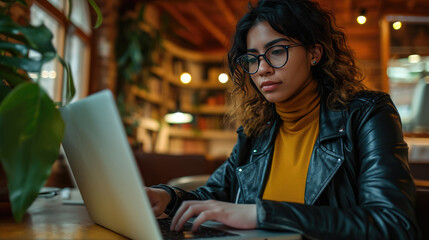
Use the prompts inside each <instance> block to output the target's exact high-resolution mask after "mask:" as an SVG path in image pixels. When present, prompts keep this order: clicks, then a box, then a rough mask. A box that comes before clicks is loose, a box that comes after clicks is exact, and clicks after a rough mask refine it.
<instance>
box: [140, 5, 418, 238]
mask: <svg viewBox="0 0 429 240" xmlns="http://www.w3.org/2000/svg"><path fill="white" fill-rule="evenodd" d="M228 64H229V70H230V75H231V76H232V77H233V81H234V89H233V91H232V96H234V98H233V99H234V100H235V101H232V108H231V111H230V115H231V116H232V118H233V119H238V118H239V119H240V120H241V121H242V123H243V125H242V127H240V128H239V129H238V131H237V132H238V142H237V144H236V146H235V147H234V149H233V151H232V153H231V155H230V157H229V158H228V160H227V161H226V162H225V163H224V164H223V165H222V166H221V167H220V168H219V169H217V170H216V171H215V172H214V173H213V174H212V176H211V177H210V179H209V180H208V182H207V184H206V185H205V186H204V187H200V188H198V189H197V190H196V191H191V192H185V191H182V190H180V189H177V188H173V187H170V186H166V185H159V186H155V187H154V188H149V189H147V192H148V195H149V198H150V200H151V202H152V204H153V209H154V212H155V214H156V215H160V214H162V213H163V212H165V213H167V214H169V215H170V216H171V217H173V216H174V217H173V221H172V224H171V229H172V230H180V229H181V228H182V226H183V224H184V223H185V222H186V221H187V220H189V219H190V218H191V217H196V219H195V221H194V224H193V230H196V229H197V228H198V226H199V225H200V224H202V223H203V222H205V221H207V220H214V221H219V222H222V223H224V224H226V225H229V226H232V227H235V228H240V229H253V228H261V229H275V230H292V231H297V232H299V233H302V234H303V235H304V236H308V237H314V238H323V239H337V238H338V239H415V238H417V237H418V229H417V224H416V219H415V213H414V210H413V204H414V201H415V186H414V183H413V180H412V178H411V176H410V172H409V168H408V165H407V150H408V149H407V145H406V143H405V142H404V140H403V136H402V129H401V123H400V119H399V115H398V113H397V111H396V108H395V106H394V105H393V103H392V101H391V100H390V98H389V96H388V95H387V94H384V93H379V92H372V91H367V90H365V87H364V86H363V85H362V84H361V79H362V78H361V75H360V74H359V70H358V68H357V67H356V65H355V60H354V57H353V54H352V52H351V50H350V49H349V48H348V47H347V45H346V42H345V36H344V34H343V32H341V31H340V30H338V29H337V27H336V26H335V21H334V18H333V17H332V15H331V14H330V13H328V12H326V11H325V10H323V9H321V8H320V6H319V5H318V4H317V3H314V2H311V1H310V0H266V1H264V0H261V1H259V2H258V3H257V5H256V6H254V7H251V8H250V10H249V12H248V13H247V14H246V15H245V16H244V17H243V18H242V19H241V20H240V21H239V22H238V24H237V28H236V34H235V37H234V41H233V45H232V47H231V50H230V51H229V53H228ZM185 200H191V201H185ZM202 200H205V201H202Z"/></svg>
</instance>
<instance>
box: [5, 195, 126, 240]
mask: <svg viewBox="0 0 429 240" xmlns="http://www.w3.org/2000/svg"><path fill="white" fill-rule="evenodd" d="M0 239H20V240H21V239H44V240H45V239H126V238H124V237H122V236H121V235H118V234H116V233H114V232H112V231H110V230H108V229H106V228H103V227H101V226H99V225H96V224H95V223H94V222H93V221H92V220H91V219H90V217H89V215H88V212H87V210H86V208H85V206H83V205H64V204H62V201H61V198H60V197H59V196H56V197H53V198H49V199H45V198H38V199H36V201H35V202H34V203H33V205H31V207H30V208H29V209H28V211H27V213H26V215H25V216H24V219H23V221H22V223H16V222H15V221H14V220H13V217H12V216H0Z"/></svg>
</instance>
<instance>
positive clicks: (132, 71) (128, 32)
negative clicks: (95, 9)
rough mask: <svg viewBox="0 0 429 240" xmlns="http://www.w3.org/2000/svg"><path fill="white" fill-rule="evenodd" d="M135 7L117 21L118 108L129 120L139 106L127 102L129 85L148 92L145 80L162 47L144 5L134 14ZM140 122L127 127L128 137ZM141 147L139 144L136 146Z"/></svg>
mask: <svg viewBox="0 0 429 240" xmlns="http://www.w3.org/2000/svg"><path fill="white" fill-rule="evenodd" d="M134 9H135V6H134V5H132V6H131V7H130V6H127V5H126V4H125V9H123V10H122V12H123V13H122V14H121V17H120V18H119V19H118V24H117V25H118V37H117V39H116V43H115V53H116V62H117V73H118V76H117V87H116V94H117V105H118V107H119V110H120V113H121V116H122V117H123V118H127V117H129V116H130V115H131V113H132V112H135V111H136V110H135V109H136V108H137V106H133V105H130V104H127V103H126V102H125V95H126V94H127V93H126V91H127V90H126V87H125V86H126V85H136V86H138V87H139V88H144V89H146V87H147V82H146V80H147V79H148V78H149V77H150V76H151V67H153V66H155V65H156V63H155V62H154V61H153V53H154V51H156V50H157V49H158V48H159V47H160V45H161V36H160V33H159V31H158V30H156V29H154V28H151V27H150V25H149V24H148V23H146V22H145V20H144V12H145V5H144V4H142V5H140V6H139V8H138V12H137V14H133V13H130V12H134V11H135V10H134ZM136 127H138V123H137V122H134V123H132V124H131V125H128V126H126V130H127V134H128V135H132V132H134V130H135V128H136ZM134 144H136V145H138V144H139V143H134Z"/></svg>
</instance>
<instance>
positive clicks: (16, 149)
mask: <svg viewBox="0 0 429 240" xmlns="http://www.w3.org/2000/svg"><path fill="white" fill-rule="evenodd" d="M0 129H1V132H2V133H1V134H0V160H1V163H2V164H3V168H4V169H5V172H6V177H7V182H8V189H9V198H10V201H11V204H12V212H13V215H14V218H15V220H16V221H17V222H20V221H21V220H22V217H23V216H24V213H25V211H26V209H27V208H28V207H29V206H30V205H31V204H32V202H33V201H34V199H35V198H36V197H37V195H38V193H39V191H40V189H41V188H42V187H43V185H44V184H45V182H46V179H47V178H48V176H49V174H50V172H51V167H52V164H53V163H54V162H55V160H56V159H57V157H58V153H59V148H60V143H61V140H62V138H63V135H64V122H63V120H62V118H61V115H60V113H59V111H58V110H57V109H56V108H55V107H54V103H53V102H52V100H51V99H50V98H49V97H48V95H47V94H46V93H45V92H44V91H43V90H42V89H41V88H40V86H39V85H37V84H34V83H23V84H20V85H19V86H18V87H16V88H14V89H13V90H12V91H11V92H10V93H9V94H8V95H7V96H6V98H5V99H4V100H3V102H2V103H1V105H0Z"/></svg>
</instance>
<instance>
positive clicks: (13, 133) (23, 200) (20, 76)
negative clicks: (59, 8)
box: [0, 0, 100, 222]
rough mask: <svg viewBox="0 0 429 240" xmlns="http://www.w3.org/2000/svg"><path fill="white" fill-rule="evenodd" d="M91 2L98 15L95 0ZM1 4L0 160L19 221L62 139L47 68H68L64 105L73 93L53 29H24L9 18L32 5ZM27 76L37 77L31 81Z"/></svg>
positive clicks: (0, 0)
mask: <svg viewBox="0 0 429 240" xmlns="http://www.w3.org/2000/svg"><path fill="white" fill-rule="evenodd" d="M88 1H90V2H91V5H92V6H93V7H95V8H96V12H97V14H100V11H99V9H98V7H97V6H96V5H93V4H95V3H94V2H93V0H88ZM0 4H1V5H0V129H1V134H0V161H1V164H2V165H3V169H4V171H5V173H6V177H7V184H8V191H9V199H10V202H11V208H12V213H13V216H14V218H15V220H16V221H17V222H20V221H22V217H23V216H24V213H25V211H26V210H27V208H28V207H29V206H30V205H31V204H32V202H33V201H34V200H35V198H36V197H37V195H38V193H39V192H40V189H41V188H42V187H43V185H44V184H45V182H46V180H47V178H48V177H49V175H50V172H51V168H52V165H53V163H54V162H55V160H56V159H57V158H58V154H59V148H60V144H61V141H62V138H63V135H64V121H63V119H62V118H61V115H60V113H59V111H58V109H57V106H58V105H62V104H65V103H54V102H53V100H52V99H51V98H50V97H49V96H48V95H47V94H46V92H45V91H44V90H43V89H42V87H41V86H40V84H39V78H40V71H41V69H42V66H43V64H45V63H46V62H49V61H51V60H53V59H58V60H59V61H60V62H61V64H62V65H63V67H64V68H65V70H66V75H67V84H66V90H67V91H66V92H67V93H66V103H67V102H68V101H70V100H71V99H72V98H73V95H74V92H75V89H74V85H73V78H72V75H71V71H70V66H69V65H68V64H67V63H66V62H65V61H64V60H63V59H62V58H60V57H59V56H58V54H57V52H56V50H55V48H54V46H53V45H52V38H53V35H52V33H51V32H50V31H49V29H48V28H46V27H45V26H44V25H41V26H32V25H30V24H28V25H25V26H21V25H19V24H17V23H15V22H14V21H13V20H12V19H11V18H10V17H9V15H8V11H9V8H10V7H11V6H12V4H21V5H22V6H24V7H28V6H27V4H26V2H25V1H24V0H0ZM97 24H98V25H99V23H97ZM30 51H31V52H32V53H33V54H31V55H30V54H29V53H30ZM29 73H36V74H37V75H38V76H39V77H38V78H37V79H36V80H33V79H31V78H30V77H29V76H28V74H29Z"/></svg>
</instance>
